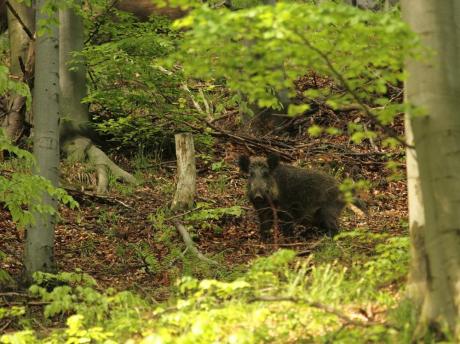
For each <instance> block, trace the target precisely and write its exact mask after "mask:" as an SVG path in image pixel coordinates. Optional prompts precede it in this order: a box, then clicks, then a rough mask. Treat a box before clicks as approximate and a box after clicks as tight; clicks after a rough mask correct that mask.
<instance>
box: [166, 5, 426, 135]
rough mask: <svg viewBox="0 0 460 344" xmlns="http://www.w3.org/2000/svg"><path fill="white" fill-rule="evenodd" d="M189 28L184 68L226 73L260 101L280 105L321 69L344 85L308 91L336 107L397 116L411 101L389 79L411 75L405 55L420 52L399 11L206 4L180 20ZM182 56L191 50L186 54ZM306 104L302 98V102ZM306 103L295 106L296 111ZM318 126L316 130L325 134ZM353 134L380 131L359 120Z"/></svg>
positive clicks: (383, 117) (387, 118) (208, 74)
mask: <svg viewBox="0 0 460 344" xmlns="http://www.w3.org/2000/svg"><path fill="white" fill-rule="evenodd" d="M178 27H180V28H187V29H189V30H188V31H187V32H186V33H185V39H184V41H183V44H182V45H181V50H180V51H179V52H178V53H177V55H175V56H176V57H177V58H178V59H180V60H181V61H182V63H183V65H184V68H185V71H186V72H187V73H189V74H191V75H194V76H200V77H203V78H205V79H212V78H221V77H224V78H225V79H226V81H227V86H228V87H230V88H231V89H232V90H234V91H238V92H242V93H243V94H245V95H247V99H248V101H249V102H257V103H258V105H259V106H261V107H274V108H279V107H280V104H279V102H278V99H277V98H276V94H277V93H278V92H280V91H282V90H286V89H287V90H289V93H290V96H291V97H294V96H295V89H294V81H295V80H296V79H297V78H298V77H300V76H302V75H305V74H307V73H308V72H309V71H311V70H314V71H315V73H318V74H319V75H323V76H326V77H328V78H330V79H332V80H333V81H334V82H335V83H334V84H335V85H337V87H338V88H339V90H340V91H344V92H332V91H333V90H332V89H331V88H330V87H332V86H329V85H330V84H329V83H328V84H327V85H326V86H325V88H320V89H309V90H307V91H306V93H305V96H306V97H307V99H306V101H307V102H308V100H309V98H314V99H315V101H319V102H326V103H327V104H329V105H330V106H332V107H333V108H338V107H340V106H341V105H343V104H349V103H355V104H356V103H357V104H358V105H360V106H361V107H362V109H363V111H364V110H365V109H366V105H364V104H368V105H371V107H373V110H372V111H373V113H372V115H373V116H376V117H377V118H378V119H379V120H380V121H381V122H382V123H384V124H387V123H390V122H391V121H392V120H393V118H394V117H395V116H396V115H397V114H398V113H401V112H402V111H403V109H404V106H405V105H403V104H394V103H393V102H392V100H391V99H390V98H389V96H388V85H392V84H393V85H396V84H398V83H400V82H401V81H402V80H403V78H404V73H403V72H402V69H403V64H404V60H405V58H406V57H408V56H414V55H415V54H418V53H419V51H418V50H417V48H416V47H417V45H418V40H417V38H416V36H415V35H414V34H412V33H411V32H410V31H409V29H408V27H407V26H406V24H405V23H403V22H402V20H401V18H400V14H399V13H398V12H397V11H389V12H386V13H374V12H371V11H364V10H360V9H357V8H355V7H352V6H348V5H345V4H339V3H333V2H327V1H326V2H321V4H311V3H310V4H308V3H292V2H280V3H277V4H276V5H275V6H256V7H250V8H248V9H243V10H239V11H235V12H230V11H227V10H225V9H221V10H211V9H209V8H207V7H205V6H204V7H202V8H200V9H198V10H195V11H194V12H193V13H192V15H191V16H188V17H186V18H184V19H182V20H181V21H179V23H178ZM181 56H182V57H184V56H186V58H182V59H181ZM302 106H305V105H300V107H302ZM301 110H302V109H301V108H299V109H296V108H290V109H289V113H291V114H294V113H298V112H300V111H301ZM319 133H320V130H319V128H314V129H311V131H310V134H312V135H318V134H319ZM352 135H353V140H354V141H356V142H360V141H361V140H363V139H365V138H373V137H374V135H375V133H372V132H370V131H364V130H363V128H355V130H354V132H353V133H352Z"/></svg>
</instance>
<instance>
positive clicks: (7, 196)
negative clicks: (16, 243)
mask: <svg viewBox="0 0 460 344" xmlns="http://www.w3.org/2000/svg"><path fill="white" fill-rule="evenodd" d="M0 150H5V151H8V152H10V153H11V154H14V155H15V156H16V166H15V167H16V172H14V173H11V175H9V176H0V202H4V203H5V205H6V208H7V209H8V211H9V212H10V214H11V216H12V218H13V221H15V222H16V224H17V226H18V227H19V228H24V227H25V226H26V225H29V224H31V223H33V221H34V217H33V214H34V213H39V214H50V215H53V214H56V211H55V210H54V208H53V207H52V206H50V205H45V204H43V202H42V197H43V194H44V193H47V194H48V195H50V196H51V197H53V198H55V199H57V200H58V201H59V202H61V203H63V204H65V205H68V206H70V207H71V208H75V207H77V206H78V204H77V203H76V202H75V201H74V200H73V198H72V197H71V196H69V195H68V194H67V193H66V192H65V190H64V189H60V188H56V187H54V186H53V185H52V184H51V182H50V181H49V180H47V179H45V178H43V177H41V176H38V175H31V174H30V172H29V171H30V170H31V169H32V168H33V167H34V165H35V159H34V157H33V156H32V154H31V153H29V152H27V151H25V150H22V149H20V148H18V147H16V146H13V145H12V144H11V143H10V142H9V141H8V139H7V138H6V137H5V135H4V134H3V132H0Z"/></svg>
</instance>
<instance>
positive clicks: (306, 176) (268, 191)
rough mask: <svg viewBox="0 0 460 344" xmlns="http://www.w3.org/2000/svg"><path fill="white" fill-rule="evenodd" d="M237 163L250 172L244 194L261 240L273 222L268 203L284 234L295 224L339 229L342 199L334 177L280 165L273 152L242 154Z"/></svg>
mask: <svg viewBox="0 0 460 344" xmlns="http://www.w3.org/2000/svg"><path fill="white" fill-rule="evenodd" d="M239 165H240V170H241V172H243V173H245V174H248V175H249V176H248V191H247V194H248V198H249V200H250V201H251V203H252V205H253V206H254V208H255V209H256V212H257V215H258V217H259V222H260V227H259V228H260V234H261V237H262V239H263V240H264V241H266V240H268V239H269V238H270V236H271V234H270V231H271V228H272V227H273V221H274V216H273V210H272V208H271V206H270V204H273V205H274V206H275V209H276V211H277V215H278V219H279V224H280V227H281V230H282V232H283V234H284V235H285V236H291V235H292V233H293V227H294V225H295V224H301V225H305V226H316V227H318V228H320V229H322V230H325V231H326V233H327V234H328V235H329V236H333V235H335V234H336V233H337V232H338V229H339V226H338V218H339V216H340V213H341V212H342V209H343V207H344V206H345V202H344V201H343V200H342V194H341V192H340V190H339V188H338V183H337V181H336V180H335V179H334V178H333V177H331V176H329V175H327V174H325V173H322V172H319V171H314V170H306V169H302V168H298V167H294V166H289V165H285V164H281V163H279V158H278V157H277V156H276V155H269V156H268V157H267V158H260V157H256V158H249V157H248V156H244V155H243V156H240V159H239ZM270 200H271V201H270Z"/></svg>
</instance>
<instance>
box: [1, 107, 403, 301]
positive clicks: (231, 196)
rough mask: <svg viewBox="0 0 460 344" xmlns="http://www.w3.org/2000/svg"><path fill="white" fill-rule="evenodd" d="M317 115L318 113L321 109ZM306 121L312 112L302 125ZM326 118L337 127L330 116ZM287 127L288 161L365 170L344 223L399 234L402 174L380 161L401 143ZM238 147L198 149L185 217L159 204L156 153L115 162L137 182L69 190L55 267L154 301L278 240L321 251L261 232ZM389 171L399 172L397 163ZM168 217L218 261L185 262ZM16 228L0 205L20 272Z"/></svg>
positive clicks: (166, 171)
mask: <svg viewBox="0 0 460 344" xmlns="http://www.w3.org/2000/svg"><path fill="white" fill-rule="evenodd" d="M321 116H322V117H321V118H324V114H322V115H321ZM331 118H332V119H331ZM329 119H330V120H333V121H338V119H336V118H335V117H330V116H329ZM233 120H234V119H232V118H227V119H225V121H226V123H219V125H220V126H222V127H225V128H231V127H235V126H236V124H235V122H234V121H233ZM315 120H316V119H315V118H314V116H313V117H312V118H311V121H310V123H306V124H311V122H312V121H313V122H314V121H315ZM350 120H351V121H354V122H359V121H361V120H362V119H361V118H360V117H359V114H358V113H353V112H351V113H347V114H346V116H345V117H344V118H343V119H341V120H340V121H342V122H343V125H344V126H345V125H346V122H347V121H350ZM222 122H224V121H222ZM333 124H334V125H336V126H337V124H338V123H337V122H336V123H333ZM292 125H293V126H295V125H296V123H295V122H293V123H292ZM339 125H340V123H339ZM394 128H396V129H397V130H398V131H399V132H401V131H402V124H401V123H397V124H395V125H394ZM295 130H297V133H296V134H295V135H294V137H293V136H292V134H291V136H290V138H289V140H290V141H289V142H297V146H296V147H297V148H296V149H293V150H291V151H289V154H290V156H291V157H292V158H293V161H292V163H293V164H294V165H301V166H308V167H313V168H319V169H322V170H326V171H328V172H330V173H332V174H333V175H335V176H336V177H337V179H339V180H343V179H344V178H345V177H349V178H353V179H355V180H357V179H367V180H368V181H370V183H371V187H370V189H369V190H368V191H367V192H366V193H364V194H362V195H361V197H362V198H363V199H364V201H365V202H366V203H367V215H366V216H364V217H363V216H359V215H358V214H356V213H354V212H352V211H350V209H346V210H345V211H344V214H343V216H342V218H341V228H342V231H343V232H347V231H350V230H355V229H357V230H362V231H368V232H369V233H386V234H389V235H399V236H401V235H404V234H407V225H405V222H406V218H407V205H406V185H405V180H404V178H400V179H399V180H392V179H391V178H389V177H390V176H391V175H392V173H393V171H391V170H390V169H388V168H387V167H386V164H387V162H388V161H389V160H391V159H390V158H389V157H388V156H387V154H385V153H391V154H393V155H392V156H393V157H395V156H397V157H400V158H401V157H402V156H403V152H402V150H401V148H399V149H395V150H389V151H382V150H380V149H377V148H376V145H375V144H374V143H373V142H364V143H363V144H361V145H355V144H351V143H350V142H349V141H348V138H347V136H345V135H338V136H333V137H331V136H327V137H326V136H320V137H318V138H311V137H308V135H307V134H306V133H305V122H304V123H303V124H300V125H298V126H297V128H296V129H295ZM285 137H286V136H282V135H281V136H274V135H271V136H267V142H270V140H284V139H285ZM269 138H270V139H269ZM299 142H300V143H302V142H305V143H306V145H305V147H306V148H305V149H301V148H299V145H298V143H299ZM312 147H313V148H314V149H312ZM249 150H250V151H251V149H249ZM198 153H201V152H198ZM240 153H248V147H247V146H246V147H245V145H244V143H243V145H238V144H235V143H234V142H230V141H228V140H226V138H225V137H221V138H219V139H218V140H216V141H215V145H214V148H213V153H212V154H209V153H207V154H200V155H199V156H198V159H197V167H198V185H197V199H196V201H197V202H200V203H199V204H200V207H201V208H200V209H198V210H197V213H199V214H201V215H200V216H202V217H203V219H202V220H200V216H197V217H195V218H192V217H190V216H189V215H191V214H193V212H190V213H186V214H185V216H184V217H183V218H181V217H180V216H178V215H174V214H171V213H170V212H169V210H168V205H169V203H170V201H171V199H172V196H173V194H174V190H175V180H174V178H175V162H174V161H170V162H160V161H158V160H153V159H152V160H150V159H148V158H142V159H140V158H137V160H136V159H134V160H132V161H127V160H121V161H118V163H120V164H122V165H125V167H127V168H128V169H131V170H135V171H137V172H136V176H137V177H138V178H139V179H140V180H141V183H140V184H139V185H137V186H129V185H119V184H116V183H114V184H113V186H112V189H111V192H110V193H109V194H108V195H105V196H103V197H99V196H95V195H93V194H92V193H91V192H90V191H82V192H80V191H74V192H72V195H74V197H75V198H76V199H77V201H78V202H79V203H80V207H79V209H76V210H71V209H68V208H63V209H61V219H60V221H59V223H58V225H57V229H56V247H55V257H56V262H57V265H58V268H59V271H76V270H77V271H83V272H85V273H88V274H90V275H91V276H92V277H94V278H95V279H96V281H97V282H98V286H99V288H100V289H106V288H109V287H112V288H115V289H117V290H124V289H130V290H135V291H137V292H139V293H141V294H143V295H149V297H152V298H154V299H155V300H157V301H161V300H164V299H166V298H168V296H169V295H170V293H171V290H172V289H171V287H172V286H173V285H174V282H175V281H176V279H177V278H179V277H180V276H181V275H183V274H192V275H194V276H196V277H202V278H222V279H226V278H230V277H231V276H233V275H234V274H235V273H237V272H238V271H240V270H242V269H244V266H245V264H246V263H248V262H250V261H251V260H253V259H254V258H256V257H259V256H266V255H269V254H271V253H273V252H274V251H276V250H277V249H278V248H279V247H283V248H290V249H294V250H296V251H299V252H301V254H303V255H308V254H310V253H316V254H322V253H321V247H322V243H324V242H325V241H327V240H330V239H326V238H324V237H321V236H313V237H311V238H309V239H305V238H303V237H302V236H301V235H298V236H296V237H295V238H279V242H278V245H275V244H266V243H263V242H262V241H261V240H260V237H259V234H258V229H257V218H256V216H255V211H254V210H253V209H252V208H251V207H250V204H249V203H248V201H247V200H246V198H245V183H246V182H245V179H244V177H243V176H241V175H240V173H239V171H238V167H237V162H236V161H237V157H238V155H239V154H240ZM257 153H261V152H257ZM398 171H399V172H400V173H401V174H404V170H403V168H402V165H401V166H399V168H398ZM63 178H64V179H65V180H64V183H67V184H69V183H70V184H72V185H73V186H74V185H75V183H77V182H79V183H81V184H82V185H83V184H85V183H86V187H87V186H88V184H91V182H92V178H93V177H92V175H91V174H88V173H87V172H85V167H83V166H76V167H75V166H67V165H66V164H64V166H63ZM82 188H83V186H82ZM235 205H239V206H241V207H242V209H243V213H242V214H241V216H232V215H223V216H217V218H216V219H209V217H206V209H208V210H209V209H215V208H229V207H233V206H235ZM203 210H204V211H203ZM187 216H188V217H187ZM177 219H180V220H181V221H184V223H186V224H187V225H189V227H188V229H189V231H190V232H191V233H192V236H193V239H194V241H195V243H196V244H197V247H198V249H199V250H200V252H202V253H203V254H205V255H206V256H208V257H210V258H213V259H216V260H218V261H219V263H220V266H219V268H215V269H210V268H209V266H208V267H205V266H202V265H200V264H199V263H196V261H195V263H192V264H187V263H186V261H187V260H186V259H182V258H183V254H184V251H185V245H184V243H183V242H182V239H181V237H180V236H179V234H178V233H177V232H176V231H175V229H174V226H173V222H172V221H173V220H177ZM23 237H24V234H23V232H21V231H18V230H16V229H15V226H14V223H12V221H11V218H10V216H9V214H8V212H7V211H6V210H3V209H2V210H0V238H1V240H0V251H1V252H3V253H4V254H6V257H5V258H4V259H3V261H2V266H1V267H2V269H5V270H6V271H7V272H8V273H10V274H11V276H13V278H19V276H20V273H21V270H22V263H21V260H22V259H21V257H22V252H23ZM338 249H339V250H351V251H353V252H351V253H350V254H339V255H338V257H339V259H342V260H349V261H343V262H342V263H344V264H352V263H353V257H354V256H356V255H359V254H365V255H372V254H373V250H374V246H373V244H372V243H371V242H370V243H369V245H364V246H363V245H357V246H354V247H348V248H347V247H339V248H338ZM185 254H189V253H185ZM325 259H328V257H325ZM331 259H334V257H331ZM12 287H13V288H14V286H12Z"/></svg>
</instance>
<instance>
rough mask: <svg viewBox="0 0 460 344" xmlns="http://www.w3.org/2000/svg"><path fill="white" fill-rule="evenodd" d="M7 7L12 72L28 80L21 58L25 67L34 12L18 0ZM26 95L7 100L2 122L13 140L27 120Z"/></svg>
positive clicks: (20, 78) (12, 96)
mask: <svg viewBox="0 0 460 344" xmlns="http://www.w3.org/2000/svg"><path fill="white" fill-rule="evenodd" d="M9 6H10V7H9V8H7V6H6V5H5V9H7V16H8V34H9V41H10V74H11V76H12V77H13V78H14V79H16V80H22V81H25V82H27V81H28V80H27V78H28V75H24V71H23V70H22V68H21V65H20V60H22V63H23V64H24V67H25V66H26V65H28V62H31V61H28V60H29V58H28V57H31V56H32V55H31V54H30V52H29V48H31V42H32V38H31V37H30V36H29V35H28V34H27V31H28V32H29V34H30V33H31V32H34V30H35V18H34V12H33V9H32V8H31V7H28V6H26V5H25V4H23V3H18V2H16V1H9ZM25 100H26V99H25V97H23V96H20V95H11V96H10V97H8V100H7V114H6V116H5V117H4V118H3V121H2V123H1V126H2V128H4V129H5V133H6V136H7V137H8V138H9V139H10V140H11V141H13V142H16V141H17V140H18V139H19V138H20V137H21V135H22V133H23V129H24V122H25V113H26V107H25Z"/></svg>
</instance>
